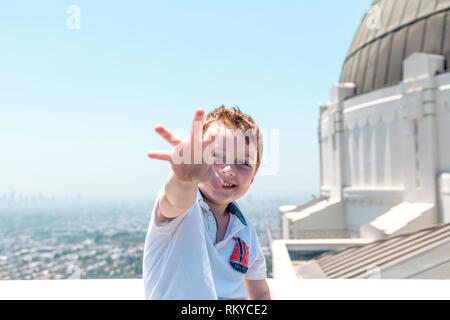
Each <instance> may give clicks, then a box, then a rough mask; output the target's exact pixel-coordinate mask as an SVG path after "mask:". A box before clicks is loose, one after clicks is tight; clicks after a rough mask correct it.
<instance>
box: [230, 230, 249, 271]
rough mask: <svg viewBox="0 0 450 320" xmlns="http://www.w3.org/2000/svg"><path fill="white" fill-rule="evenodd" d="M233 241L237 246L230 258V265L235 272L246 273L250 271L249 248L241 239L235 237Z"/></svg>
mask: <svg viewBox="0 0 450 320" xmlns="http://www.w3.org/2000/svg"><path fill="white" fill-rule="evenodd" d="M233 240H235V241H236V244H235V246H234V250H233V253H232V254H231V257H230V264H231V266H232V267H233V268H234V269H235V270H237V271H239V272H242V273H246V272H247V270H248V255H249V252H248V246H247V244H246V243H245V241H242V240H241V238H236V237H234V238H233Z"/></svg>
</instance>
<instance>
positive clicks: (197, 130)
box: [191, 109, 205, 143]
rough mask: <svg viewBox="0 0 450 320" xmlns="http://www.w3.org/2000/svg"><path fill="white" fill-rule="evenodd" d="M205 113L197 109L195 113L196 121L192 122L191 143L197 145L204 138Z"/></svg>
mask: <svg viewBox="0 0 450 320" xmlns="http://www.w3.org/2000/svg"><path fill="white" fill-rule="evenodd" d="M204 115H205V111H204V110H203V109H197V110H196V111H195V115H194V120H193V121H192V130H191V141H193V142H194V141H195V142H196V143H198V142H200V141H202V136H203V116H204Z"/></svg>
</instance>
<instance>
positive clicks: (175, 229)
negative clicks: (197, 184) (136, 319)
mask: <svg viewBox="0 0 450 320" xmlns="http://www.w3.org/2000/svg"><path fill="white" fill-rule="evenodd" d="M163 188H164V187H162V188H161V189H160V191H159V194H158V197H157V200H156V202H155V205H154V207H153V211H152V214H151V217H150V224H149V228H148V232H147V237H146V240H145V248H144V263H143V280H144V287H145V298H146V299H172V300H174V299H247V298H248V294H247V290H246V288H245V285H244V281H243V280H244V279H249V280H262V279H265V278H266V262H265V259H264V255H263V253H262V251H261V248H260V246H259V241H258V237H257V235H256V231H255V228H254V227H253V226H252V225H251V224H250V221H249V220H248V219H246V218H245V217H244V215H243V214H242V212H241V210H240V209H239V207H238V206H237V204H236V203H235V202H232V203H230V204H229V205H228V208H227V209H228V211H229V212H230V213H231V214H230V220H229V223H228V227H227V230H226V233H225V236H224V239H223V240H222V241H220V242H218V243H216V234H217V221H216V218H215V216H214V214H213V212H212V211H211V210H210V208H209V206H208V204H207V203H206V202H205V201H204V200H203V197H202V194H201V192H200V191H199V190H198V191H197V199H196V201H195V202H194V204H193V205H192V207H191V208H189V210H187V211H186V212H185V213H183V214H181V215H180V216H178V217H177V218H175V219H173V220H171V221H168V222H166V223H165V224H162V225H161V224H156V221H155V213H156V208H157V205H158V200H159V198H160V195H161V193H162V191H163Z"/></svg>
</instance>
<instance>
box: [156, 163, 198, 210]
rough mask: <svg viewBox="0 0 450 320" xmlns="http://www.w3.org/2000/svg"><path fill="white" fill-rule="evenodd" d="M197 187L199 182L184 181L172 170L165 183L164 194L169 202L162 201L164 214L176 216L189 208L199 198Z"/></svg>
mask: <svg viewBox="0 0 450 320" xmlns="http://www.w3.org/2000/svg"><path fill="white" fill-rule="evenodd" d="M197 188H198V186H197V183H192V182H182V181H180V180H178V178H177V177H176V176H175V174H174V173H173V171H170V173H169V175H168V177H167V179H166V182H165V185H164V196H165V198H166V200H167V202H168V203H167V204H165V203H164V201H162V202H161V203H160V205H161V212H162V214H163V215H164V216H165V217H166V218H176V217H177V216H179V215H180V214H182V213H183V212H185V211H186V210H188V209H189V208H190V207H191V206H192V205H193V204H194V202H195V199H196V198H197Z"/></svg>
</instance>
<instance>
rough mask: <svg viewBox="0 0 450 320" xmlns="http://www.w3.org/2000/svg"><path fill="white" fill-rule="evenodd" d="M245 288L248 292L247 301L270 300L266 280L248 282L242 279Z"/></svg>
mask: <svg viewBox="0 0 450 320" xmlns="http://www.w3.org/2000/svg"><path fill="white" fill-rule="evenodd" d="M244 283H245V287H246V288H247V292H248V299H249V300H272V299H273V298H272V295H271V294H270V289H269V285H268V284H267V281H266V279H263V280H248V279H244Z"/></svg>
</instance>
